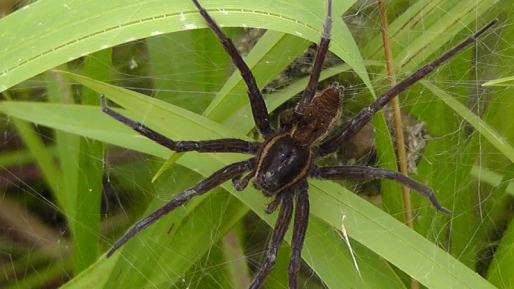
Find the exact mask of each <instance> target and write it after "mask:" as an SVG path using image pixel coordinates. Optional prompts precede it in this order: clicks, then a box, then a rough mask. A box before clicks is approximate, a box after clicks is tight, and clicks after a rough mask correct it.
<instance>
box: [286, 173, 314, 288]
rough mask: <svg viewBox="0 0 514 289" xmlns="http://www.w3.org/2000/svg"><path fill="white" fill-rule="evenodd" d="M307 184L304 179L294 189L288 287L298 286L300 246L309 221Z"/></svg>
mask: <svg viewBox="0 0 514 289" xmlns="http://www.w3.org/2000/svg"><path fill="white" fill-rule="evenodd" d="M308 189H309V184H308V183H307V182H306V181H304V182H303V183H302V184H301V185H300V186H299V187H298V188H297V190H296V206H295V209H294V225H293V237H292V238H291V259H290V260H289V268H288V269H287V274H288V276H289V277H288V279H289V288H298V287H297V286H298V281H297V278H298V276H297V275H298V271H299V270H300V264H301V263H302V248H303V242H304V240H305V234H306V233H307V226H305V224H308V223H309V194H308Z"/></svg>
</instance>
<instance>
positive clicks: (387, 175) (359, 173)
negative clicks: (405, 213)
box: [312, 166, 450, 215]
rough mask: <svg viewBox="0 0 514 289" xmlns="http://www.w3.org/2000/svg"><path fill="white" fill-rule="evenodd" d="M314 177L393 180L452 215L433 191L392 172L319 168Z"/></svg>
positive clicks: (379, 169) (354, 168)
mask: <svg viewBox="0 0 514 289" xmlns="http://www.w3.org/2000/svg"><path fill="white" fill-rule="evenodd" d="M312 177H313V178H316V179H320V180H348V179H378V178H381V179H389V180H393V181H395V182H397V183H400V184H402V185H406V186H407V187H409V188H411V189H413V190H415V191H417V192H418V193H420V194H422V195H423V196H425V197H427V198H428V200H429V201H430V202H431V203H432V206H434V208H436V209H437V210H438V211H441V212H443V213H445V214H447V215H449V214H450V211H449V210H448V209H446V208H444V207H443V206H441V204H440V203H439V201H438V200H437V198H436V196H435V195H434V191H432V189H430V188H429V187H427V186H425V185H423V184H421V183H418V182H416V181H415V180H413V179H411V178H408V177H406V176H404V175H402V174H400V173H398V172H395V171H392V170H387V169H381V168H373V167H361V166H337V167H317V168H316V169H315V170H314V172H313V173H312Z"/></svg>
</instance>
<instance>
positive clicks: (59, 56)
mask: <svg viewBox="0 0 514 289" xmlns="http://www.w3.org/2000/svg"><path fill="white" fill-rule="evenodd" d="M303 2H304V3H303V5H305V6H304V8H303V9H302V8H301V7H302V5H301V4H302V3H295V5H292V4H290V3H287V2H283V1H265V2H262V1H257V0H249V1H244V2H241V1H236V0H230V1H227V0H224V1H221V0H218V1H210V2H208V3H205V8H206V9H207V10H208V11H209V12H210V13H211V14H212V16H213V17H214V18H215V19H217V21H218V22H219V23H220V24H222V25H223V26H224V27H231V26H232V27H233V26H239V27H241V26H243V27H259V28H265V29H272V30H276V31H281V32H284V33H288V34H291V35H299V36H301V37H302V38H304V39H308V40H310V41H312V42H317V41H318V40H319V35H320V30H321V27H322V25H323V18H324V16H323V15H324V14H323V13H322V11H323V10H324V8H323V7H318V8H317V9H314V10H312V9H309V8H310V6H313V5H314V3H311V1H306V0H304V1H303ZM299 4H300V5H299ZM316 6H319V5H317V4H316ZM220 7H223V11H221V9H220ZM313 11H315V12H316V14H313ZM338 12H340V11H338ZM55 15H59V17H55ZM13 27H15V28H14V29H13ZM203 27H206V24H205V22H204V21H203V19H201V18H200V15H199V14H198V12H197V11H196V9H195V8H194V6H193V4H192V3H191V2H190V1H186V0H182V1H175V2H174V3H173V5H170V2H169V1H168V0H152V1H146V2H144V3H142V2H141V1H137V0H128V1H123V2H118V1H100V0H71V1H64V0H57V1H38V2H36V3H34V4H32V5H29V6H27V7H26V8H25V9H21V10H19V11H16V12H15V13H13V14H11V15H9V16H8V17H6V18H4V19H2V20H1V21H0V31H3V33H2V34H1V35H0V47H4V50H3V51H2V55H4V56H5V57H3V58H2V59H1V60H2V61H0V65H1V66H0V83H1V86H0V91H4V90H6V89H7V88H9V87H12V86H13V85H16V84H18V83H20V82H21V81H23V80H25V79H28V78H30V77H32V76H34V75H37V74H38V73H41V72H43V71H45V70H48V69H50V68H52V67H55V66H57V65H59V64H61V63H64V62H67V61H70V60H73V59H76V58H79V57H81V56H84V55H86V54H89V53H93V52H95V51H98V50H101V49H105V48H109V47H112V46H115V45H119V44H122V43H127V42H130V41H134V40H136V39H141V38H146V37H150V36H156V35H160V34H163V33H169V32H176V31H183V30H190V29H195V28H203ZM336 28H338V31H340V32H339V33H336V34H334V35H333V39H332V50H333V51H334V52H335V53H336V54H338V55H340V56H341V57H342V58H343V59H344V60H345V61H346V62H347V63H348V64H349V65H350V66H352V67H353V68H354V70H355V71H356V72H357V73H358V75H359V76H360V77H361V78H362V79H363V80H364V82H365V83H366V84H367V86H368V87H369V88H371V84H370V82H369V79H368V76H367V75H366V73H365V68H364V65H362V60H359V59H361V57H360V54H359V53H358V49H357V46H356V45H355V43H354V42H353V39H352V38H351V37H350V33H349V31H348V29H347V28H346V26H344V24H343V23H342V22H340V21H336V22H335V23H334V29H336ZM34 31H37V32H36V33H34ZM18 35H27V37H25V38H24V37H18ZM348 37H349V38H348ZM36 44H37V45H36Z"/></svg>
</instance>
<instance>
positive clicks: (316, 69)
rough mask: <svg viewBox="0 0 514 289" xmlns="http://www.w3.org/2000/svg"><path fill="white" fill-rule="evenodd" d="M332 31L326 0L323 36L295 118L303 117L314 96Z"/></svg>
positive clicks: (330, 14) (330, 12)
mask: <svg viewBox="0 0 514 289" xmlns="http://www.w3.org/2000/svg"><path fill="white" fill-rule="evenodd" d="M331 29H332V0H328V7H327V18H326V19H325V25H324V26H323V34H322V35H321V40H320V42H319V44H318V49H317V50H316V56H315V58H314V64H313V65H312V71H311V76H310V78H309V82H308V84H307V87H306V88H305V90H304V91H303V95H302V98H301V99H300V101H299V102H298V105H297V106H296V107H295V109H294V114H295V115H296V116H298V115H303V113H304V111H305V108H306V107H307V105H308V104H309V103H310V102H311V100H312V98H313V97H314V94H316V87H317V85H318V81H319V75H320V73H321V67H322V66H323V61H324V60H325V56H326V55H327V52H328V45H329V44H330V30H331Z"/></svg>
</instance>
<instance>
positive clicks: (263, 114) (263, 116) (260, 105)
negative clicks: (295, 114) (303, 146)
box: [192, 0, 274, 139]
mask: <svg viewBox="0 0 514 289" xmlns="http://www.w3.org/2000/svg"><path fill="white" fill-rule="evenodd" d="M192 1H193V3H194V4H195V6H196V8H198V11H199V12H200V14H201V15H202V17H203V18H204V19H205V22H207V25H209V27H210V28H211V30H212V31H213V32H214V34H216V36H217V37H218V39H219V40H220V42H221V45H223V48H224V49H225V51H226V52H227V53H228V55H229V56H230V58H232V61H233V62H234V64H235V65H236V67H237V69H239V72H240V73H241V77H242V78H243V79H244V81H245V83H246V86H247V87H248V97H249V98H250V105H251V107H252V114H253V119H254V121H255V125H256V126H257V129H258V130H259V132H260V134H261V135H262V137H263V138H264V139H266V138H267V137H269V136H271V135H272V134H273V133H274V131H273V129H272V128H271V126H270V124H269V114H268V110H267V108H266V103H265V102H264V98H263V97H262V94H261V91H260V89H259V87H257V82H256V81H255V77H254V76H253V74H252V72H251V70H250V68H249V67H248V65H246V63H245V62H244V60H243V58H242V57H241V55H239V52H237V49H236V47H235V46H234V43H232V40H231V39H230V38H228V37H227V35H225V33H223V31H221V29H220V27H219V26H218V24H216V21H214V19H212V17H211V16H210V15H209V13H207V11H206V10H205V9H204V8H203V7H202V6H201V5H200V3H198V1H197V0H192Z"/></svg>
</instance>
